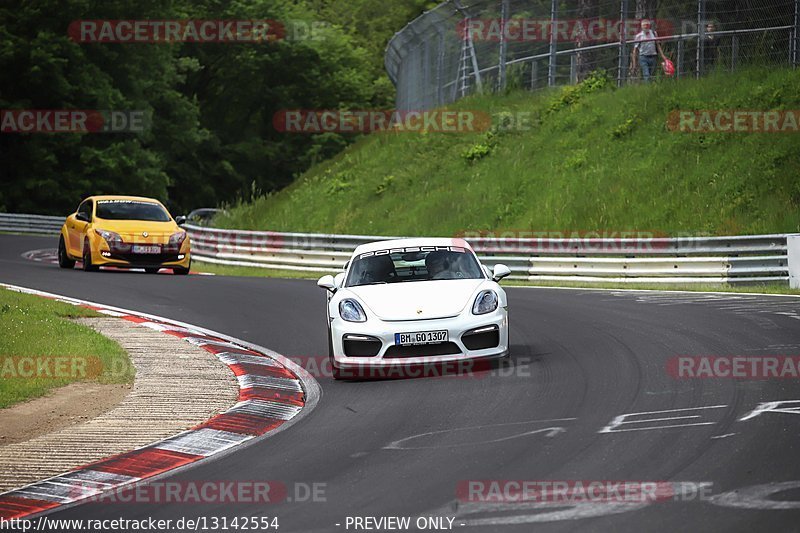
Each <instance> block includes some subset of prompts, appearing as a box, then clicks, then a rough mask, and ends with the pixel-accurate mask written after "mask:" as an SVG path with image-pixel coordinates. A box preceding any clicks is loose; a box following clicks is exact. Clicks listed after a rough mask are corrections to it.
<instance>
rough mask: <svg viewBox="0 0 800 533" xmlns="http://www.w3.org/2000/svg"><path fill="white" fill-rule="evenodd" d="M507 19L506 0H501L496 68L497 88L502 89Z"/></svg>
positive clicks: (506, 46)
mask: <svg viewBox="0 0 800 533" xmlns="http://www.w3.org/2000/svg"><path fill="white" fill-rule="evenodd" d="M507 21H508V0H502V2H501V4H500V27H501V28H502V30H501V32H500V58H499V59H498V63H497V64H498V70H497V90H498V91H503V90H505V88H506V52H507V50H508V41H507V40H506V22H507Z"/></svg>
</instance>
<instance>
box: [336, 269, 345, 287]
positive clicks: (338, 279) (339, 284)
mask: <svg viewBox="0 0 800 533" xmlns="http://www.w3.org/2000/svg"><path fill="white" fill-rule="evenodd" d="M333 285H334V287H335V288H337V289H341V288H342V285H344V272H339V273H338V274H336V276H334V278H333Z"/></svg>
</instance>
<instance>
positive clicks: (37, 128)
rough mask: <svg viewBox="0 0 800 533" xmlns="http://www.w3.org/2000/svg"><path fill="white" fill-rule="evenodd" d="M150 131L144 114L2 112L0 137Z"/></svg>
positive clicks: (59, 111) (137, 112) (122, 112)
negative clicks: (16, 134) (9, 134)
mask: <svg viewBox="0 0 800 533" xmlns="http://www.w3.org/2000/svg"><path fill="white" fill-rule="evenodd" d="M149 127H150V117H149V115H148V113H146V112H145V111H142V110H86V109H0V133H139V132H143V131H145V130H146V129H148V128H149Z"/></svg>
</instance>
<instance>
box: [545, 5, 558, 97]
mask: <svg viewBox="0 0 800 533" xmlns="http://www.w3.org/2000/svg"><path fill="white" fill-rule="evenodd" d="M557 17H558V0H551V2H550V60H549V64H548V65H547V85H548V86H549V87H553V86H555V84H556V59H557V56H556V18H557Z"/></svg>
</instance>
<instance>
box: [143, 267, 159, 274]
mask: <svg viewBox="0 0 800 533" xmlns="http://www.w3.org/2000/svg"><path fill="white" fill-rule="evenodd" d="M159 270H161V268H159V267H147V268H145V269H144V271H145V272H147V273H148V274H158V271H159Z"/></svg>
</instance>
